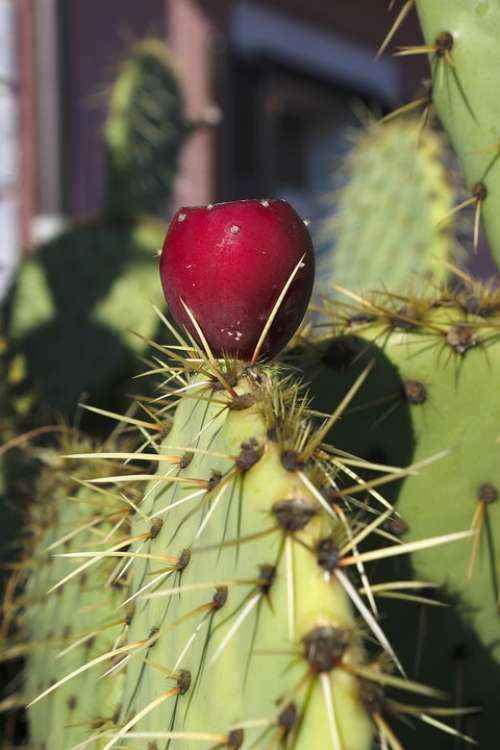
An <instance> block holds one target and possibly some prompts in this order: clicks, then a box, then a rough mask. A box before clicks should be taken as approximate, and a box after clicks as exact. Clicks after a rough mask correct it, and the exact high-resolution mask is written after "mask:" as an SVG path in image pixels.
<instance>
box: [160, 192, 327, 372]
mask: <svg viewBox="0 0 500 750" xmlns="http://www.w3.org/2000/svg"><path fill="white" fill-rule="evenodd" d="M160 275H161V282H162V285H163V291H164V293H165V297H166V300H167V303H168V306H169V309H170V312H171V314H172V316H173V317H174V319H175V320H176V321H177V323H178V324H180V325H183V326H185V327H186V328H187V329H188V330H189V331H190V333H191V334H192V335H193V336H194V337H195V339H197V340H198V341H199V338H200V337H199V336H198V334H197V331H196V326H195V325H194V324H193V321H192V319H191V317H190V315H189V312H188V311H187V309H186V307H187V308H188V309H189V311H190V312H191V313H192V316H193V317H194V318H195V320H196V323H197V324H198V326H199V327H200V329H201V331H202V332H203V336H204V337H205V339H206V341H207V342H208V344H209V346H210V349H211V351H212V353H213V354H214V355H216V356H221V355H223V354H228V355H231V356H233V357H238V358H239V359H244V360H252V361H255V360H256V359H270V358H271V357H273V356H274V355H276V354H277V353H278V352H279V351H280V350H281V349H283V347H284V346H285V345H286V343H287V342H288V341H289V339H290V338H291V337H292V336H293V334H294V333H295V331H296V330H297V328H298V326H299V325H300V323H301V321H302V318H303V316H304V313H305V311H306V308H307V304H308V302H309V299H310V297H311V292H312V286H313V281H314V251H313V246H312V242H311V237H310V235H309V232H308V230H307V227H306V225H305V224H304V222H303V221H302V219H301V218H300V217H299V216H298V214H297V213H296V212H295V210H294V209H293V208H292V207H291V206H290V205H289V203H287V202H286V201H284V200H243V201H233V202H230V203H218V204H215V205H212V206H203V207H193V208H181V209H180V210H179V211H178V212H177V213H176V215H175V216H174V218H173V219H172V222H171V224H170V227H169V230H168V232H167V236H166V238H165V243H164V245H163V251H162V255H161V260H160ZM287 284H288V288H286V287H287ZM285 289H286V293H285V294H284V295H283V297H282V299H281V301H280V304H279V306H278V304H277V303H278V301H279V299H280V295H282V293H283V291H284V290H285ZM270 317H271V318H272V322H271V325H270V327H269V330H268V332H267V335H266V337H265V339H264V340H261V339H262V333H263V330H264V328H265V326H266V322H267V321H269V319H270ZM259 342H260V343H259ZM258 343H259V346H258Z"/></svg>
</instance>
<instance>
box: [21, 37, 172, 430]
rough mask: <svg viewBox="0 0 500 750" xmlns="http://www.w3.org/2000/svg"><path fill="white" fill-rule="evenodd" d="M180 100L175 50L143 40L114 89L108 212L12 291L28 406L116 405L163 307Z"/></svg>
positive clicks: (41, 255) (43, 252) (44, 251)
mask: <svg viewBox="0 0 500 750" xmlns="http://www.w3.org/2000/svg"><path fill="white" fill-rule="evenodd" d="M182 109H183V104H182V99H181V95H180V90H179V85H178V83H177V79H176V77H175V72H174V69H173V66H172V63H171V60H170V55H169V52H168V50H167V49H166V47H165V46H164V45H163V44H162V43H161V42H160V41H157V40H154V39H147V40H145V41H141V42H138V43H136V44H135V45H134V46H133V47H132V49H131V52H130V54H129V56H128V57H127V58H126V60H125V61H124V62H123V63H122V65H121V67H120V71H119V75H118V78H117V80H116V82H115V83H114V85H113V87H112V89H111V92H110V102H109V113H108V117H107V120H106V124H105V133H104V138H105V146H106V152H107V156H108V165H109V171H108V177H107V181H108V194H107V198H106V202H105V206H104V208H103V211H102V213H101V214H100V215H99V216H97V217H95V218H93V219H91V220H89V221H87V222H82V223H78V224H75V225H74V226H73V227H70V228H69V229H68V230H66V231H64V232H63V233H62V234H60V235H59V236H57V237H56V238H54V239H53V240H50V241H48V242H47V243H45V244H43V245H42V246H41V247H39V248H38V249H37V251H36V252H35V253H34V254H33V255H32V256H31V257H30V258H29V259H27V260H26V261H25V262H24V263H23V264H22V265H21V268H20V270H19V273H18V277H17V280H16V282H15V284H14V286H13V289H12V292H11V295H10V300H9V303H8V314H7V321H8V323H7V336H8V339H9V346H10V352H11V356H12V357H13V360H12V362H13V363H14V364H15V367H16V371H18V372H17V375H16V378H15V379H16V382H17V383H18V385H19V383H21V386H22V381H24V385H25V388H24V391H25V393H26V391H28V392H29V394H30V398H29V399H26V397H25V396H24V400H23V401H22V400H21V399H20V398H19V399H17V401H16V403H17V404H18V405H19V409H20V410H21V411H23V412H26V410H27V409H30V408H31V407H33V406H39V405H40V404H43V406H44V407H45V411H47V409H48V410H49V412H56V413H62V414H64V415H66V416H68V417H70V418H71V417H72V415H73V414H74V413H75V408H76V406H77V404H78V402H79V401H80V400H81V399H82V398H83V399H84V400H89V401H90V402H92V403H94V404H96V403H97V404H98V405H101V406H102V405H105V406H108V408H109V406H118V404H117V403H116V402H117V401H120V399H121V397H122V395H123V388H122V386H124V385H125V383H128V382H129V380H130V377H131V375H133V374H134V372H135V371H136V367H137V355H138V354H139V355H141V354H143V353H144V352H145V351H146V349H147V343H145V340H144V338H142V339H141V337H145V338H147V339H150V338H151V337H152V336H153V335H154V332H155V330H156V326H157V323H158V317H157V315H156V313H155V311H154V306H155V305H157V306H161V305H163V295H162V292H161V287H160V282H159V279H158V269H157V262H156V259H155V253H156V252H157V251H158V249H159V248H160V247H161V245H162V242H163V237H164V234H165V231H166V224H165V223H164V221H163V220H161V219H160V218H159V217H158V216H157V215H156V214H157V213H158V212H160V211H163V212H166V210H167V209H168V200H169V197H170V194H171V188H172V182H173V178H174V175H175V172H176V167H177V158H178V154H179V151H180V147H181V144H182V142H183V138H184V134H185V128H184V125H183V119H182ZM135 334H139V336H137V335H135ZM19 372H21V374H20V375H19ZM111 394H113V396H111Z"/></svg>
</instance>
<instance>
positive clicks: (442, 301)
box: [312, 282, 500, 747]
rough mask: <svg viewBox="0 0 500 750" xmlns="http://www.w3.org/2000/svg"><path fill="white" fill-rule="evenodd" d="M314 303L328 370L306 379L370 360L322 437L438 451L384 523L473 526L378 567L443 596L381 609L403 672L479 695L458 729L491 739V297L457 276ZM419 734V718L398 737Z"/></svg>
mask: <svg viewBox="0 0 500 750" xmlns="http://www.w3.org/2000/svg"><path fill="white" fill-rule="evenodd" d="M328 314H329V315H330V320H331V321H332V325H333V329H332V330H333V332H334V334H335V336H334V338H333V340H330V341H325V344H324V346H325V349H324V350H323V354H322V362H323V365H324V364H327V366H328V368H329V370H330V372H329V374H328V373H327V372H326V371H325V370H323V369H318V371H317V372H318V376H317V378H316V379H315V380H314V381H313V384H312V385H313V390H314V392H315V393H318V394H319V393H323V394H325V393H327V392H328V391H329V392H331V393H332V394H334V393H336V392H337V391H338V389H341V388H348V387H349V385H350V384H351V383H352V382H354V381H355V379H356V377H358V375H359V372H360V371H362V369H363V368H364V367H366V365H367V363H368V362H373V363H374V364H373V368H372V370H371V373H370V378H369V379H368V381H367V384H366V388H365V389H364V390H363V391H362V392H360V394H359V395H358V397H357V398H356V399H355V400H354V401H353V403H352V405H351V407H350V409H349V410H348V411H347V412H346V414H345V416H344V419H343V420H342V421H339V422H338V423H337V424H336V425H335V427H334V430H333V432H332V435H331V438H332V440H334V442H335V443H336V444H338V445H342V447H343V448H345V449H346V450H348V451H354V450H356V452H357V453H358V454H360V455H362V456H363V457H364V458H365V460H371V461H382V462H385V463H388V464H395V465H399V464H401V463H406V462H408V461H413V462H414V461H417V462H418V461H421V460H423V459H425V457H426V456H429V455H432V454H436V453H438V452H440V451H443V450H445V451H447V455H445V456H444V457H443V458H442V460H440V461H439V462H437V463H435V464H433V465H430V466H427V467H426V469H425V470H423V471H422V472H419V473H416V474H415V475H408V476H407V477H405V478H404V479H403V480H402V482H401V483H399V484H398V486H397V488H395V489H394V491H393V492H392V493H390V492H389V496H390V497H391V499H392V500H393V501H394V502H395V507H396V508H397V511H398V513H399V514H400V515H401V518H400V519H398V521H397V524H396V526H391V528H392V530H393V531H394V533H396V532H397V533H398V534H400V535H401V539H402V540H403V541H404V542H408V541H412V540H414V539H418V538H422V537H425V536H427V535H429V534H440V533H444V532H452V531H454V530H457V529H464V528H470V529H472V530H474V531H475V532H476V534H475V536H474V537H472V538H471V539H470V540H469V542H468V544H467V546H466V547H465V548H464V547H461V548H460V549H458V548H457V547H455V548H454V547H453V545H450V546H446V547H443V548H440V549H439V550H429V551H428V552H427V551H426V552H418V551H417V552H415V553H413V554H412V555H411V567H408V565H407V564H406V565H403V566H401V562H399V563H398V567H397V568H395V569H393V570H389V571H388V570H385V571H384V572H385V574H386V576H387V577H394V576H398V577H399V576H400V575H401V576H403V577H406V576H412V575H414V576H415V577H416V578H417V579H419V580H425V581H428V582H430V583H432V584H433V585H436V584H438V585H439V586H440V587H441V590H440V591H439V592H438V593H437V594H436V595H435V598H436V601H437V602H439V601H443V602H445V603H447V604H449V605H451V606H450V607H449V608H442V607H434V608H432V609H431V610H430V611H427V612H424V611H423V608H422V607H420V609H419V608H418V606H417V611H416V612H415V611H414V613H413V616H412V618H409V617H408V610H407V608H403V609H402V611H401V612H399V613H398V614H397V615H396V617H395V618H392V619H391V618H389V619H388V632H390V633H391V634H392V636H393V642H394V643H395V644H397V646H396V647H397V648H398V652H400V653H402V654H405V655H407V657H408V659H409V660H410V661H409V662H408V663H409V664H410V665H411V666H410V670H411V671H410V676H414V677H415V678H416V679H417V678H418V679H423V680H424V681H426V682H427V681H428V682H430V683H432V684H433V685H436V686H437V687H439V688H441V689H443V690H445V691H446V692H447V693H448V694H449V695H455V696H457V699H458V696H460V701H463V702H464V703H465V704H466V705H472V704H473V705H478V706H481V708H482V713H481V714H480V715H478V716H477V717H474V718H473V719H472V718H471V719H469V722H472V723H469V724H468V725H467V730H468V733H470V734H472V736H473V737H474V738H475V739H477V740H478V741H479V742H480V743H481V746H482V747H492V746H494V744H495V742H496V739H495V738H496V737H498V732H499V731H500V723H499V716H498V701H497V686H498V680H499V675H500V647H499V640H498V635H499V632H500V617H499V608H498V607H499V595H500V589H499V583H498V581H499V574H500V568H499V559H500V536H499V534H498V528H499V527H500V503H498V502H496V501H497V499H498V492H499V490H500V461H499V457H500V445H499V444H498V439H499V437H500V428H499V423H498V414H499V410H500V404H499V403H498V388H497V383H498V378H499V376H500V349H499V346H498V343H499V341H498V331H499V329H500V296H499V294H498V292H497V291H495V290H494V288H485V287H481V286H480V285H479V284H474V283H472V282H467V283H465V284H464V286H463V288H460V289H457V290H455V291H449V290H448V291H446V290H445V291H444V293H443V294H442V296H440V297H436V298H434V299H429V298H427V299H420V300H418V299H410V298H406V299H405V298H404V297H403V296H402V295H397V296H391V295H390V294H382V293H381V294H376V295H373V296H372V297H370V298H367V299H366V300H365V301H364V302H363V303H362V304H359V303H358V302H354V303H352V304H351V303H350V302H347V303H346V304H345V305H342V306H341V307H340V308H339V307H338V306H337V307H336V308H333V306H332V307H331V308H330V309H329V312H328ZM328 314H327V317H328ZM322 330H324V329H322ZM327 335H328V334H327ZM427 593H428V592H427ZM426 595H427V594H426ZM394 621H396V622H398V629H397V630H395V631H393V628H392V627H391V622H394ZM402 634H404V635H402ZM399 649H401V651H399ZM459 726H462V727H464V724H462V723H459ZM422 731H423V730H422ZM415 741H416V744H415V745H414V744H413V743H414V742H415ZM424 741H425V734H421V733H420V731H419V734H418V740H413V741H412V740H411V738H409V739H407V741H406V744H405V747H414V746H415V747H421V746H422V744H421V743H422V742H424ZM429 741H430V742H432V746H433V747H448V746H449V744H446V741H445V740H444V739H443V740H442V742H443V743H444V744H442V745H441V744H440V742H439V738H437V739H436V738H434V739H432V738H431V737H429Z"/></svg>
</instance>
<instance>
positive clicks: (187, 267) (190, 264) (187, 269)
mask: <svg viewBox="0 0 500 750" xmlns="http://www.w3.org/2000/svg"><path fill="white" fill-rule="evenodd" d="M192 267H193V264H192V263H189V265H187V266H186V271H189V269H190V268H192Z"/></svg>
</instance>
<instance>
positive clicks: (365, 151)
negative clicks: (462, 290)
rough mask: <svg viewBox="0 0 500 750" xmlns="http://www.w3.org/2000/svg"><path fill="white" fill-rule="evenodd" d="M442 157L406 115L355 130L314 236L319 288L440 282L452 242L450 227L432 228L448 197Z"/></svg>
mask: <svg viewBox="0 0 500 750" xmlns="http://www.w3.org/2000/svg"><path fill="white" fill-rule="evenodd" d="M445 156H446V151H445V148H444V145H443V141H442V139H441V137H440V136H439V135H438V134H437V133H436V132H434V131H432V130H430V129H424V130H422V128H421V126H420V123H419V122H418V120H414V119H412V118H406V119H400V120H395V121H393V122H388V123H387V124H381V123H372V124H370V125H368V127H367V128H366V129H365V130H363V131H361V134H360V135H359V136H358V137H357V139H356V141H355V144H354V146H353V147H352V150H351V151H350V152H349V154H348V156H347V157H346V160H345V162H344V164H343V165H341V170H340V173H339V172H337V173H336V180H338V179H339V174H340V175H341V178H342V187H341V188H340V189H339V190H337V191H335V192H333V193H332V195H331V196H328V201H329V202H332V204H334V206H335V207H334V208H333V210H332V215H331V216H330V217H329V218H328V219H327V220H325V221H324V223H323V227H322V229H321V232H320V240H321V241H322V242H323V243H324V244H325V245H326V247H327V249H326V251H325V253H326V254H325V256H324V257H323V259H322V266H321V275H320V283H321V284H322V287H323V291H325V290H326V291H328V292H329V293H330V294H331V285H332V283H333V284H337V285H341V286H346V287H347V288H348V289H352V290H356V291H368V290H371V289H378V288H380V286H381V285H382V284H384V285H385V286H386V287H389V288H390V289H399V290H404V289H408V288H409V286H410V285H412V287H414V286H415V284H418V282H419V281H420V282H423V281H425V280H427V281H428V280H429V279H433V280H434V281H435V282H437V283H439V282H441V281H444V280H445V279H446V277H447V275H448V268H447V266H446V262H447V261H449V260H450V259H451V258H452V257H453V256H454V254H455V251H456V242H455V239H454V226H453V222H452V221H451V220H450V221H447V222H445V223H440V222H442V220H443V218H444V217H446V216H447V215H448V214H449V212H450V211H451V209H452V208H453V204H454V193H455V191H454V188H453V184H452V181H451V179H450V177H449V176H448V174H447V170H446V167H445V163H444V162H445ZM421 286H422V284H421Z"/></svg>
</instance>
